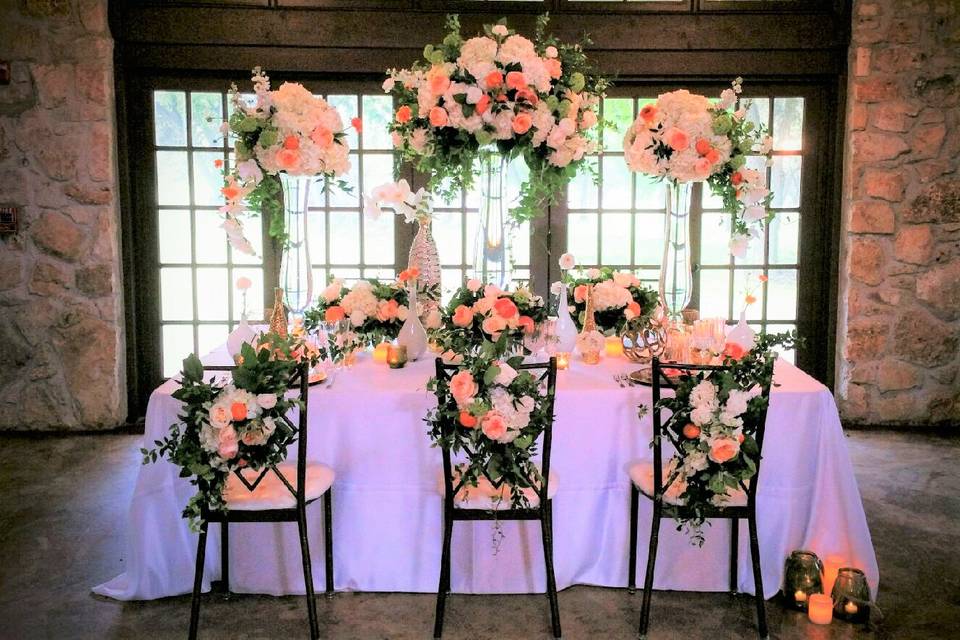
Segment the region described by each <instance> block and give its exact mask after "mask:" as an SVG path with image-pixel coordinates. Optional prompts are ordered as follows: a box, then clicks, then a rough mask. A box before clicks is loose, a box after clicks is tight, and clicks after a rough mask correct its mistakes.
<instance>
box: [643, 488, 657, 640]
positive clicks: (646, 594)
mask: <svg viewBox="0 0 960 640" xmlns="http://www.w3.org/2000/svg"><path fill="white" fill-rule="evenodd" d="M659 540H660V505H659V504H656V503H654V505H653V522H652V524H651V526H650V552H649V554H648V556H647V575H646V577H645V578H644V581H643V604H642V605H641V607H640V637H641V638H646V637H647V626H648V625H649V623H650V597H651V595H652V594H653V569H654V566H655V565H656V563H657V543H658V542H659Z"/></svg>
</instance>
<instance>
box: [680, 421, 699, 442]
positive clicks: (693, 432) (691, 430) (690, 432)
mask: <svg viewBox="0 0 960 640" xmlns="http://www.w3.org/2000/svg"><path fill="white" fill-rule="evenodd" d="M699 436H700V427H698V426H697V425H695V424H693V423H692V422H688V423H687V424H686V425H684V427H683V437H684V438H689V439H690V440H693V439H694V438H696V437H699Z"/></svg>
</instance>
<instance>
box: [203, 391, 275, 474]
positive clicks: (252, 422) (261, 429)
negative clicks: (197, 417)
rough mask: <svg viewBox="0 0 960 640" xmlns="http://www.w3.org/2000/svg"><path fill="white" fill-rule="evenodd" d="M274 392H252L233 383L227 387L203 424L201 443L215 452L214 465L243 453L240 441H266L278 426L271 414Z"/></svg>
mask: <svg viewBox="0 0 960 640" xmlns="http://www.w3.org/2000/svg"><path fill="white" fill-rule="evenodd" d="M277 401H278V397H277V396H276V395H275V394H272V393H260V394H253V393H250V392H249V391H245V390H244V389H238V388H236V387H234V386H232V385H230V386H227V387H224V389H223V390H222V391H221V392H220V394H219V395H218V396H217V399H216V401H215V402H214V403H213V404H212V405H211V406H210V409H209V411H208V412H207V419H206V421H204V422H203V424H202V426H201V427H200V446H201V447H203V449H204V450H205V451H207V452H209V453H212V454H216V456H218V457H219V460H214V464H215V466H223V465H226V464H227V463H228V462H229V461H230V460H233V459H234V458H236V457H237V455H238V454H239V453H240V443H241V442H242V443H243V444H245V445H248V446H257V445H262V444H266V442H267V440H268V439H269V438H270V436H271V435H272V434H273V432H274V431H275V430H276V428H277V425H276V422H275V421H274V419H273V418H272V417H271V416H269V415H263V413H264V411H268V410H270V409H273V408H274V407H275V406H277Z"/></svg>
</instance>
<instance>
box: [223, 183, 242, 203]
mask: <svg viewBox="0 0 960 640" xmlns="http://www.w3.org/2000/svg"><path fill="white" fill-rule="evenodd" d="M220 193H222V194H223V197H224V198H226V199H227V200H236V199H237V197H238V196H239V195H240V187H238V186H237V185H236V184H234V183H232V182H231V183H230V184H228V185H227V186H225V187H224V188H223V189H220Z"/></svg>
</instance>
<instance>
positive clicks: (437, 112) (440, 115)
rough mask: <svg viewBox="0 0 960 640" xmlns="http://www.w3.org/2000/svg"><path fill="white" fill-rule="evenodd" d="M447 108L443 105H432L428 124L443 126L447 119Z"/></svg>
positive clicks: (445, 124)
mask: <svg viewBox="0 0 960 640" xmlns="http://www.w3.org/2000/svg"><path fill="white" fill-rule="evenodd" d="M449 119H450V118H449V117H448V116H447V110H446V109H444V108H443V107H433V108H432V109H430V124H431V125H433V126H434V127H445V126H447V122H448V121H449Z"/></svg>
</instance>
